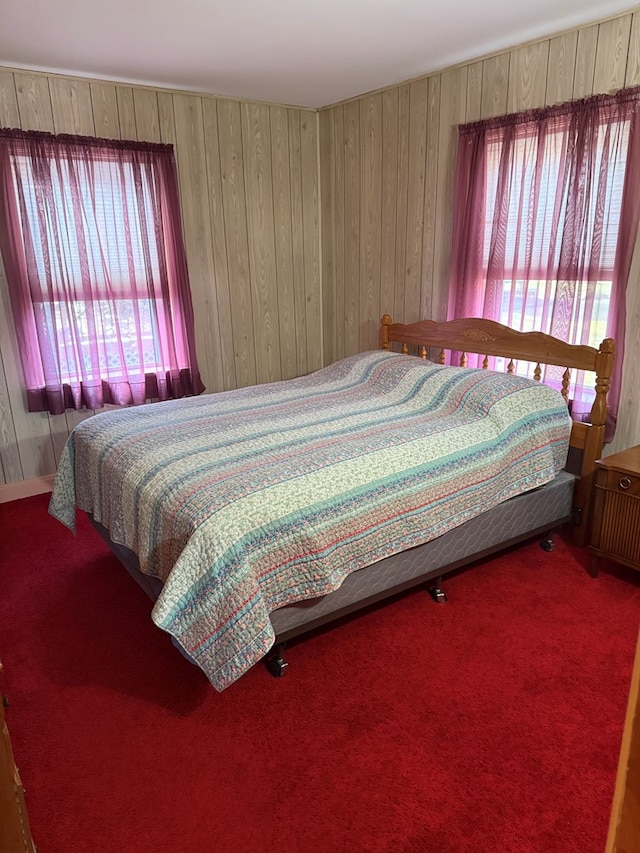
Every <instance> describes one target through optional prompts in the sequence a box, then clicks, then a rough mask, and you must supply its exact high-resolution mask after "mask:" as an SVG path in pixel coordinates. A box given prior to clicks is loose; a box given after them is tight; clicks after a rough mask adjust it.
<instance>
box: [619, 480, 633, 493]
mask: <svg viewBox="0 0 640 853" xmlns="http://www.w3.org/2000/svg"><path fill="white" fill-rule="evenodd" d="M618 485H619V486H620V488H621V489H625V490H626V489H628V488H629V486H630V485H631V480H630V479H629V477H621V478H620V482H619V483H618Z"/></svg>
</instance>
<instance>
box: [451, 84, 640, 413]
mask: <svg viewBox="0 0 640 853" xmlns="http://www.w3.org/2000/svg"><path fill="white" fill-rule="evenodd" d="M639 116H640V89H632V90H626V91H623V92H619V93H618V94H617V95H612V96H609V95H606V96H597V97H595V98H589V99H585V100H583V101H579V102H575V103H570V104H564V105H560V106H556V107H550V108H547V109H543V110H532V111H529V112H525V113H520V114H515V115H511V116H505V117H502V118H497V119H491V120H488V121H486V122H477V123H474V124H471V125H466V126H463V127H461V128H460V141H459V149H458V171H457V177H456V181H457V183H456V198H455V210H454V238H453V252H452V262H451V282H450V301H449V317H450V318H453V317H462V316H483V317H489V318H491V319H493V320H497V321H499V322H501V323H504V324H505V325H507V326H511V327H512V328H516V329H520V330H522V331H533V330H537V331H543V332H547V333H548V334H552V335H555V336H556V337H559V338H562V339H564V340H566V341H569V342H571V343H577V344H588V345H591V346H598V345H599V344H600V343H601V341H602V340H603V339H604V338H605V337H608V336H611V337H614V338H616V348H617V361H616V370H615V373H614V383H613V388H612V391H613V393H612V394H611V395H610V402H612V403H613V407H614V410H615V409H616V407H617V402H618V399H619V386H620V371H621V362H622V357H621V356H622V350H623V346H622V345H623V337H624V303H625V299H624V295H625V289H626V282H627V279H628V275H629V267H630V263H631V255H632V252H633V246H634V243H635V235H636V233H637V228H638V218H639V216H640V204H639V203H638V201H637V196H638V181H639V179H640V166H638V163H637V160H638V155H639V154H640V146H639V145H638V140H637V137H638V132H639V131H640V126H638V121H639ZM634 128H635V130H634ZM632 145H633V146H634V151H633V152H632V151H631V146H632ZM634 158H635V159H634ZM518 369H519V370H520V369H521V370H522V372H528V371H529V372H530V371H531V370H532V369H533V366H530V365H521V366H518ZM550 370H551V371H553V369H550ZM552 378H553V376H552ZM572 380H573V383H572V384H573V387H572V394H573V406H574V412H575V414H576V416H578V417H579V416H581V415H582V414H584V413H585V412H588V411H589V408H590V406H591V402H592V400H593V396H594V392H593V384H594V377H593V375H587V376H585V375H584V374H582V375H578V376H575V377H572Z"/></svg>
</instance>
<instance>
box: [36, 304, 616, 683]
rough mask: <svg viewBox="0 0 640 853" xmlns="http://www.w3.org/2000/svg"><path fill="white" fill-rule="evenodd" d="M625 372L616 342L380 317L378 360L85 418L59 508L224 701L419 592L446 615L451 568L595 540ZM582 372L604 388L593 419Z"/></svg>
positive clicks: (58, 487)
mask: <svg viewBox="0 0 640 853" xmlns="http://www.w3.org/2000/svg"><path fill="white" fill-rule="evenodd" d="M447 353H449V354H451V355H450V358H449V360H451V358H453V359H454V361H455V365H456V366H451V365H447V364H446V362H447ZM471 353H479V354H480V356H481V367H480V368H479V369H474V368H470V367H467V366H466V365H467V360H468V356H469V355H470V354H471ZM495 358H498V359H504V360H505V365H506V371H505V372H498V371H497V370H493V369H490V368H492V367H495V364H496V363H495V362H494V359H495ZM613 358H614V343H613V341H612V340H610V339H607V340H605V341H604V342H603V343H602V345H601V346H600V347H599V348H598V349H596V348H593V347H587V346H574V345H568V344H566V343H564V342H562V341H558V340H556V339H553V338H551V337H549V336H547V335H544V334H542V333H538V332H530V333H518V332H515V331H513V330H511V329H508V328H506V327H504V326H501V325H500V324H498V323H494V322H492V321H488V320H477V319H476V320H456V321H452V322H448V323H436V322H432V321H427V320H425V321H421V322H418V323H413V324H410V325H403V324H394V323H393V322H392V321H391V318H390V317H389V316H388V315H385V316H384V317H383V318H382V321H381V324H380V348H379V350H375V351H371V352H368V353H359V354H357V355H354V356H350V357H348V358H346V359H342V360H340V361H338V362H336V363H335V364H333V365H329V366H328V367H326V368H323V369H322V370H320V371H317V372H316V373H314V374H311V375H310V376H307V377H300V378H298V379H295V380H287V381H286V382H276V383H272V384H270V385H263V386H255V387H252V388H245V389H239V390H237V391H231V392H223V393H220V394H215V395H204V396H202V397H197V398H189V399H188V400H183V401H169V402H165V403H153V404H149V405H147V406H142V407H136V408H131V409H124V410H119V411H116V412H109V413H105V414H101V415H98V416H96V417H94V418H90V419H88V420H86V421H83V422H82V423H81V424H79V425H78V426H77V427H76V429H75V430H74V431H73V433H72V434H71V436H70V437H69V440H68V442H67V445H66V447H65V450H64V452H63V455H62V457H61V460H60V464H59V467H58V472H57V475H56V480H55V484H54V491H53V494H52V497H51V502H50V512H51V513H52V515H54V516H55V517H56V518H58V519H59V520H60V521H62V522H63V523H64V524H66V525H67V526H69V527H70V528H71V529H74V526H75V514H76V511H77V509H80V510H82V511H84V512H86V513H87V514H88V515H89V517H90V519H91V520H92V522H93V524H94V526H95V527H96V530H97V531H98V532H99V533H100V534H101V535H102V536H103V537H104V538H105V541H107V542H108V543H109V545H110V547H111V548H112V549H113V551H114V553H115V554H116V555H117V556H118V558H119V559H120V561H121V562H122V563H123V564H124V565H125V566H126V568H127V569H128V570H129V571H130V573H131V574H132V576H133V577H134V578H135V579H136V580H137V581H138V583H140V585H141V586H142V587H143V588H144V589H145V591H146V592H147V593H148V595H149V596H150V598H151V599H152V600H153V601H154V606H153V610H152V618H153V621H154V622H155V624H156V625H158V627H160V628H162V629H163V630H165V631H167V632H168V633H169V634H170V635H171V636H172V638H173V640H174V642H175V643H176V645H178V647H179V648H180V649H181V651H183V653H184V654H185V655H186V656H187V657H189V658H190V659H192V660H193V661H194V662H195V663H196V664H198V665H199V666H200V667H201V668H202V669H203V671H204V672H205V673H206V675H207V677H208V678H209V680H210V681H211V683H212V684H213V685H214V687H216V689H218V690H222V689H225V688H226V687H228V686H229V685H230V684H232V683H233V682H234V681H235V680H236V679H237V678H239V677H240V676H241V675H242V674H243V673H244V672H246V670H247V669H249V668H250V667H251V666H253V665H254V664H255V663H256V662H258V661H259V660H265V661H267V662H268V665H269V668H270V670H271V671H272V672H273V674H282V673H283V672H284V671H286V661H285V660H284V658H283V656H282V650H283V647H284V644H285V643H286V642H287V641H289V640H291V639H293V638H294V637H296V636H299V635H301V634H303V633H305V632H308V631H310V630H312V629H313V628H317V627H319V626H321V625H324V624H326V623H328V622H331V621H334V620H336V619H338V618H340V617H342V616H345V615H346V614H348V613H351V612H353V611H355V610H358V609H361V608H363V607H366V606H368V605H370V604H373V603H374V602H378V601H380V600H382V599H384V598H386V597H388V596H392V595H396V594H397V593H399V592H401V591H403V590H406V589H408V588H410V587H413V586H416V585H419V584H427V585H430V586H431V587H432V589H434V590H435V592H434V597H435V598H436V600H442V598H443V593H442V591H441V586H440V579H441V578H442V576H443V575H445V574H446V573H447V572H450V571H452V570H454V569H458V568H460V567H462V566H465V565H468V564H470V563H472V562H474V561H476V560H478V559H480V558H481V557H483V556H486V555H488V554H491V553H493V552H495V551H497V550H499V549H501V548H505V547H508V546H511V545H514V544H516V543H518V542H521V541H523V540H525V539H529V538H532V537H534V536H537V535H539V534H544V536H545V539H544V541H545V542H546V543H547V547H549V543H550V541H551V540H550V532H551V531H552V530H554V529H555V528H557V527H559V526H561V525H564V524H568V523H571V524H572V525H573V526H574V530H575V536H576V540H577V541H579V542H580V541H584V536H585V531H586V530H587V529H588V515H589V511H590V502H591V491H592V480H593V471H594V468H595V461H596V459H597V458H599V456H600V454H601V451H602V446H603V441H604V426H605V421H606V414H607V407H606V394H607V390H608V387H609V381H610V376H611V370H612V365H613ZM516 362H520V363H521V362H530V363H531V364H532V365H533V378H532V379H526V378H522V377H520V376H517V375H516V373H515V363H516ZM499 363H501V362H499ZM544 365H551V366H552V367H557V368H559V372H558V379H557V385H558V388H557V390H556V389H554V388H550V387H548V386H547V385H545V384H544V383H543V382H541V381H540V377H541V376H542V371H543V366H544ZM575 370H586V371H593V373H594V376H595V380H594V386H595V399H594V403H593V407H592V409H591V413H590V418H589V421H588V422H580V423H578V422H573V421H572V420H571V418H570V416H569V412H568V405H567V404H568V403H569V402H570V399H571V371H575Z"/></svg>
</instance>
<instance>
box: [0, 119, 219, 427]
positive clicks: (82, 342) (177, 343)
mask: <svg viewBox="0 0 640 853" xmlns="http://www.w3.org/2000/svg"><path fill="white" fill-rule="evenodd" d="M179 211H180V205H179V198H178V185H177V177H176V168H175V161H174V157H173V150H172V147H171V146H170V145H156V144H151V143H137V142H122V141H116V140H114V141H111V140H104V139H95V138H92V137H89V138H85V137H78V136H66V135H58V136H54V135H51V134H47V133H40V132H25V131H19V130H0V249H1V250H2V256H3V259H4V265H5V270H6V274H7V280H8V283H9V295H10V299H11V306H12V311H13V317H14V323H15V329H16V335H17V339H18V346H19V350H20V356H21V360H22V368H23V372H24V378H25V382H26V389H27V405H28V408H29V410H30V411H49V412H51V413H52V414H60V413H62V412H63V411H64V410H65V409H66V408H73V409H79V408H82V407H83V406H86V407H87V408H90V409H97V408H101V407H102V406H103V405H104V404H105V403H116V404H119V405H128V404H139V403H144V402H145V401H146V400H151V399H160V400H166V399H169V398H174V397H182V396H186V395H191V394H199V393H201V392H202V391H203V390H204V386H203V385H202V382H201V380H200V374H199V371H198V365H197V360H196V353H195V345H194V331H193V328H194V323H193V308H192V304H191V295H190V290H189V279H188V273H187V263H186V257H185V253H184V247H183V243H182V230H181V224H180V212H179Z"/></svg>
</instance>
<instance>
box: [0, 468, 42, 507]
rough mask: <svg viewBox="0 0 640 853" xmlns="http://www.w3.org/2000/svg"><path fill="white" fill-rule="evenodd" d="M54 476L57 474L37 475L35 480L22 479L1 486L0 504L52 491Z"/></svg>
mask: <svg viewBox="0 0 640 853" xmlns="http://www.w3.org/2000/svg"><path fill="white" fill-rule="evenodd" d="M54 477H55V474H47V475H46V476H45V477H35V478H34V479H33V480H21V481H20V482H19V483H7V484H6V485H3V486H0V504H4V503H8V502H9V501H18V500H20V499H21V498H30V497H32V496H33V495H41V494H43V493H44V492H50V491H52V489H53V479H54Z"/></svg>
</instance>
